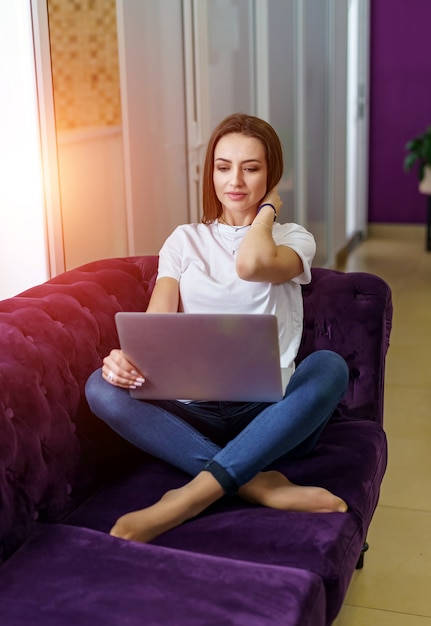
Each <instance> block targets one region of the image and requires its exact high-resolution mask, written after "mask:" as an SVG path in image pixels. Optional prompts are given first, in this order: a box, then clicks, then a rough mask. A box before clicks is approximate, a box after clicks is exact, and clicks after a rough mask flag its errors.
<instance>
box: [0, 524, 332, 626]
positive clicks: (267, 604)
mask: <svg viewBox="0 0 431 626" xmlns="http://www.w3.org/2000/svg"><path fill="white" fill-rule="evenodd" d="M29 590H31V593H29ZM324 616H325V595H324V590H323V586H322V583H321V581H320V579H319V577H318V576H316V575H314V574H312V573H310V572H306V571H304V570H302V569H295V568H289V567H287V568H285V567H277V566H272V565H260V564H258V565H257V564H253V563H246V562H242V561H238V560H233V559H226V558H220V557H215V556H207V555H199V554H192V553H187V552H182V551H180V550H175V549H171V548H163V547H157V546H152V545H141V544H133V543H130V542H125V541H122V540H120V539H116V538H114V537H110V536H109V535H105V534H102V533H100V532H96V531H91V530H86V529H82V528H73V527H70V526H66V525H64V526H58V525H51V526H47V527H43V526H42V527H40V528H39V530H38V532H36V533H35V534H34V535H33V536H32V537H31V538H30V539H29V540H27V542H26V543H24V544H23V546H21V548H20V549H19V550H18V551H17V552H16V554H15V555H14V556H13V557H12V558H11V559H10V560H9V561H8V562H7V563H6V564H5V565H4V566H3V567H2V568H1V569H0V622H1V623H2V624H7V625H8V626H28V625H29V624H40V626H59V625H61V626H76V625H77V624H79V625H80V626H118V625H119V624H127V626H142V624H145V626H156V625H171V624H175V626H194V625H195V626H203V625H204V624H205V625H208V626H210V625H214V626H223V624H225V625H226V626H227V625H229V626H235V625H237V626H270V625H271V624H273V625H274V626H279V625H280V624H289V625H290V626H296V625H297V626H323V624H324V623H325V618H324Z"/></svg>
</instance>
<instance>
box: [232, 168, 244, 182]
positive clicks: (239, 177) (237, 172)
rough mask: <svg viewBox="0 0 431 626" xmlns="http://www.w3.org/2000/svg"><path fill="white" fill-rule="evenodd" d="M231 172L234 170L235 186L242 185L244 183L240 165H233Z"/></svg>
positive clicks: (233, 180)
mask: <svg viewBox="0 0 431 626" xmlns="http://www.w3.org/2000/svg"><path fill="white" fill-rule="evenodd" d="M231 172H232V177H231V184H232V185H235V186H239V185H242V183H243V177H242V169H241V168H240V167H233V168H232V170H231Z"/></svg>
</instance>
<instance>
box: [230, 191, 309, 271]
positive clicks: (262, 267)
mask: <svg viewBox="0 0 431 626" xmlns="http://www.w3.org/2000/svg"><path fill="white" fill-rule="evenodd" d="M266 202H268V203H270V204H272V205H273V206H274V207H275V210H276V214H277V215H278V213H279V211H280V208H281V205H282V202H281V200H280V196H279V195H278V191H277V189H272V190H271V191H270V192H269V193H268V194H267V195H266V196H265V198H264V199H263V200H262V203H261V204H265V203H266ZM273 225H274V211H273V209H272V207H271V206H264V207H263V208H262V209H261V210H260V211H259V213H258V214H257V215H256V217H255V219H254V220H253V222H252V225H251V228H250V229H249V231H248V233H247V234H246V236H245V237H244V239H243V241H242V244H241V246H240V247H239V250H238V253H237V258H236V271H237V274H238V276H239V277H240V278H242V279H243V280H249V281H255V282H269V283H284V282H287V281H288V280H292V278H295V276H299V274H302V272H303V271H304V267H303V263H302V260H301V258H300V257H299V255H298V254H297V253H296V252H295V251H294V250H292V248H289V247H288V246H277V245H276V244H275V242H274V239H273V238H272V227H273Z"/></svg>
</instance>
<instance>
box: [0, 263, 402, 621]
mask: <svg viewBox="0 0 431 626" xmlns="http://www.w3.org/2000/svg"><path fill="white" fill-rule="evenodd" d="M156 271H157V258H156V257H133V258H132V257H131V258H127V259H109V260H103V261H98V262H95V263H90V264H87V265H85V266H83V267H80V268H77V269H76V270H72V271H69V272H66V273H64V274H62V275H60V276H57V277H56V278H54V279H53V280H51V281H48V282H47V283H44V284H43V285H40V286H37V287H34V288H32V289H29V290H27V291H26V292H24V293H23V294H20V295H19V296H16V297H15V298H11V299H8V300H4V301H3V302H0V505H1V506H0V558H1V559H2V560H3V561H6V562H5V563H4V565H3V566H2V567H1V568H0V607H1V608H0V620H1V621H2V623H8V624H19V625H21V624H22V625H23V626H24V624H25V625H27V624H28V623H32V624H39V623H40V624H57V623H61V624H65V625H67V624H69V623H70V624H72V623H78V622H79V623H82V624H86V623H89V624H90V617H89V616H91V624H95V625H97V624H98V623H100V624H102V623H103V624H111V623H112V624H117V623H120V622H119V615H120V614H121V615H123V616H124V615H127V621H126V618H124V621H122V622H121V623H129V624H131V625H132V626H134V625H135V624H138V623H145V624H170V623H175V624H179V625H182V624H194V623H196V624H217V625H218V624H224V623H226V624H243V623H244V624H245V623H247V624H251V625H253V624H287V625H289V626H290V625H292V626H295V625H297V624H298V625H299V624H304V625H308V624H310V626H320V624H330V623H331V622H332V621H333V619H334V618H335V616H336V614H337V613H338V611H339V609H340V607H341V604H342V601H343V598H344V595H345V593H346V590H347V587H348V584H349V581H350V578H351V576H352V573H353V571H354V568H355V564H356V562H357V560H358V558H359V555H360V552H361V548H362V545H363V542H364V540H365V538H366V534H367V529H368V527H369V524H370V522H371V519H372V516H373V512H374V510H375V507H376V505H377V502H378V497H379V489H380V484H381V481H382V478H383V475H384V472H385V468H386V462H387V449H386V438H385V434H384V431H383V427H382V426H383V385H384V365H385V356H386V351H387V349H388V345H389V336H390V328H391V319H392V307H391V294H390V290H389V288H388V286H387V285H386V283H384V281H382V280H381V279H380V278H378V277H376V276H373V275H370V274H363V273H353V274H344V273H341V272H336V271H333V270H328V269H320V268H316V269H313V272H312V274H313V280H312V282H311V284H310V285H307V286H305V287H304V288H303V295H304V310H305V323H304V335H303V339H302V343H301V347H300V351H299V354H298V361H299V360H301V359H302V358H304V356H306V355H307V354H308V353H310V352H311V351H313V350H316V349H322V348H328V349H332V350H335V351H337V352H339V353H340V354H341V355H342V356H343V357H344V358H345V359H346V361H347V363H348V366H349V370H350V384H349V389H348V392H347V394H346V396H345V398H344V399H343V401H342V402H341V403H340V405H339V406H338V408H337V410H336V412H335V414H334V416H333V417H332V419H331V421H330V422H329V424H328V426H327V427H326V429H325V431H324V432H323V434H322V437H321V439H320V441H319V443H318V445H317V446H316V448H315V450H314V451H313V452H312V453H311V454H310V455H309V456H308V457H307V458H305V459H298V460H286V459H280V460H279V461H277V463H275V464H274V465H275V467H277V468H278V469H279V470H280V471H282V472H284V473H285V474H286V475H287V476H289V478H290V479H291V480H293V481H294V482H298V483H300V484H316V485H322V486H324V487H327V488H329V489H331V490H332V491H334V492H335V493H337V494H338V495H340V496H341V497H343V498H344V499H345V500H346V501H347V502H348V504H349V511H348V513H346V514H337V513H334V514H329V515H324V514H306V513H294V512H281V511H273V510H269V509H264V508H262V507H258V506H253V505H251V504H247V503H245V502H243V501H241V500H240V499H238V498H224V499H222V500H221V501H220V502H218V503H216V504H215V505H213V506H212V507H211V508H210V509H209V510H208V511H206V512H205V513H204V514H202V515H200V516H199V517H198V518H196V519H195V520H192V521H191V522H189V523H187V524H184V525H183V526H181V527H179V528H177V529H174V530H173V531H170V532H169V533H166V534H165V535H163V536H161V537H159V538H158V539H156V540H155V541H154V542H153V543H152V544H151V545H149V546H140V545H139V544H134V543H127V542H123V541H121V540H119V539H115V538H113V537H110V536H109V535H108V534H107V533H106V531H108V530H109V528H110V527H111V525H112V524H113V522H114V521H115V519H116V518H117V517H118V516H119V515H120V514H121V513H123V512H125V511H127V510H132V509H134V508H141V507H143V506H146V505H147V504H151V503H152V502H154V501H155V500H156V499H157V498H158V497H160V496H161V495H162V494H163V493H164V492H165V491H166V490H167V489H169V488H171V487H175V486H178V485H180V484H183V483H184V482H185V481H186V480H187V476H185V475H184V474H183V473H181V472H179V471H178V470H175V469H174V468H172V467H169V466H168V465H166V464H164V463H162V462H160V461H157V460H155V459H152V458H149V457H148V456H147V455H145V454H144V453H141V452H139V451H137V450H135V449H134V448H133V447H132V446H130V445H129V444H127V443H125V442H124V441H122V440H121V439H120V438H119V437H118V436H117V435H115V434H114V433H112V432H111V431H110V429H109V428H107V427H106V426H105V425H104V424H103V423H101V422H100V421H99V420H98V419H97V418H96V417H95V416H93V415H92V414H91V412H90V411H89V409H88V406H87V404H86V401H85V398H84V394H83V389H84V384H85V381H86V379H87V378H88V376H89V374H90V373H91V372H92V371H93V370H94V369H96V368H97V367H99V366H100V364H101V359H102V357H103V356H104V355H105V354H106V353H107V352H108V351H109V349H110V348H111V347H113V346H116V345H118V339H117V335H116V330H115V324H114V314H115V313H116V312H117V311H120V310H129V311H139V310H145V309H146V307H147V304H148V301H149V297H150V294H151V290H152V288H153V286H154V282H155V275H156ZM108 554H109V558H108V557H107V555H108ZM125 579H127V580H128V581H130V582H129V584H126V583H125V582H124V580H125ZM72 587H73V588H74V589H76V590H77V591H76V595H77V597H76V598H74V596H73V594H72V592H71V591H70V590H71V588H72ZM203 589H204V591H203ZM54 596H55V598H54ZM20 597H21V603H20V605H18V604H17V603H16V600H17V599H18V598H20ZM23 597H25V601H23V600H22V598H23ZM63 600H64V603H63ZM77 604H79V606H77ZM114 605H115V607H114ZM161 605H162V606H161ZM20 607H21V608H20ZM179 607H180V608H179ZM259 607H260V608H259ZM108 608H109V610H108ZM172 612H173V613H175V615H176V616H177V618H176V621H175V622H174V621H172V620H170V618H169V615H171V614H172ZM143 613H145V615H146V616H147V617H146V621H139V619H140V616H142V614H143ZM29 615H33V621H31V622H30V621H29V619H28V617H29ZM204 615H206V616H207V621H205V619H206V618H204V617H203V616H204ZM60 616H61V619H60ZM3 618H4V619H3ZM78 618H79V619H78ZM86 619H88V622H87V621H85V620H86ZM8 620H9V621H8ZM56 620H57V621H56ZM80 620H81V621H80ZM109 620H111V621H109ZM116 620H117V621H116Z"/></svg>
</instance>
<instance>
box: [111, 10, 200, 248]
mask: <svg viewBox="0 0 431 626" xmlns="http://www.w3.org/2000/svg"><path fill="white" fill-rule="evenodd" d="M117 19H118V45H119V60H120V81H121V105H122V106H121V108H122V113H123V136H124V161H125V179H126V204H127V221H128V241H129V254H131V255H134V254H157V253H158V251H159V250H160V247H161V245H162V243H163V242H164V240H165V239H166V237H167V236H168V235H169V234H170V233H171V232H172V231H173V230H174V228H175V227H176V226H177V225H178V224H181V223H185V222H188V221H189V209H188V207H189V197H188V185H187V176H188V164H187V137H186V123H185V76H184V57H183V32H182V27H181V25H182V3H181V0H157V2H155V1H154V0H117Z"/></svg>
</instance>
